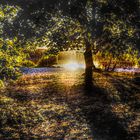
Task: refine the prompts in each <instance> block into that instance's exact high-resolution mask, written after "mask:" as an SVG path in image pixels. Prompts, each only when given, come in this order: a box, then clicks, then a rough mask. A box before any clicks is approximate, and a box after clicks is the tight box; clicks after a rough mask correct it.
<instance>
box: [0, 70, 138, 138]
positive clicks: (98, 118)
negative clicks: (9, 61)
mask: <svg viewBox="0 0 140 140" xmlns="http://www.w3.org/2000/svg"><path fill="white" fill-rule="evenodd" d="M88 74H89V73H88ZM81 75H82V73H78V77H77V73H76V72H74V73H73V74H72V73H71V72H69V73H57V74H56V73H55V76H53V77H51V76H49V77H48V78H46V77H45V78H44V79H45V81H42V84H41V83H40V80H39V78H38V79H37V81H38V82H39V85H37V84H36V85H34V83H32V84H31V87H32V86H33V85H34V86H35V90H33V91H32V92H31V90H30V88H29V87H30V85H29V84H27V85H26V86H25V87H24V88H23V87H22V88H23V89H22V88H20V85H19V89H17V90H16V89H15V90H13V89H12V91H11V90H10V89H9V91H8V94H7V96H8V97H10V98H13V99H15V100H16V101H17V102H19V105H20V106H21V105H23V106H24V107H25V108H26V110H28V109H27V106H28V105H30V104H28V102H32V101H34V102H36V105H35V107H33V109H32V110H29V111H30V112H31V111H32V112H31V113H33V112H38V111H40V110H43V109H44V106H49V109H48V108H46V109H44V110H43V112H40V114H41V115H42V116H43V117H45V120H43V121H41V122H40V121H37V122H36V123H34V124H33V123H32V122H30V124H33V126H30V125H29V126H28V125H27V124H26V122H25V121H24V120H21V121H20V123H17V122H16V123H13V124H8V121H7V126H9V125H12V127H15V125H19V124H22V125H23V124H24V125H25V128H26V129H27V130H28V129H30V130H28V131H29V132H28V134H27V133H24V130H22V129H21V128H20V127H17V128H18V129H19V136H20V138H21V139H23V140H24V139H57V140H63V139H65V136H66V135H69V134H70V132H71V129H73V128H74V127H75V125H77V124H78V126H76V127H77V130H78V131H82V129H84V127H85V126H84V125H83V124H84V121H83V120H84V119H85V122H86V123H87V124H88V127H89V129H90V132H91V135H92V138H93V139H94V140H132V139H135V140H137V137H138V136H136V135H137V134H136V133H129V132H128V131H127V129H126V127H127V126H126V121H127V119H131V118H124V119H122V118H120V117H118V115H117V114H116V113H115V112H113V111H112V105H114V104H124V103H125V104H129V105H130V106H131V107H132V108H133V109H135V110H136V111H137V108H138V105H139V102H138V99H136V97H135V96H134V95H135V94H136V93H138V91H140V90H139V87H138V86H137V84H136V83H135V81H137V78H136V79H135V78H134V79H127V78H126V79H125V78H123V79H121V78H118V77H114V76H111V75H108V74H106V75H104V74H102V73H100V74H98V73H94V75H93V76H94V79H93V80H91V79H89V77H86V76H85V75H82V76H81ZM88 76H89V75H88ZM90 76H91V75H90ZM104 79H105V80H104ZM106 79H107V80H109V83H110V84H111V86H112V87H103V85H104V84H105V82H106ZM30 80H31V79H30ZM99 81H100V82H102V83H103V85H102V84H100V82H99ZM17 86H18V85H17ZM22 86H24V85H22ZM27 88H29V90H27ZM111 88H113V89H114V91H113V90H112V89H111ZM38 89H39V91H38ZM111 92H116V93H117V94H119V97H120V100H119V101H117V100H114V99H113V98H111V97H110V95H111V94H112V93H111ZM37 106H41V108H40V110H37ZM5 107H7V105H6V106H5ZM55 107H56V110H55V109H54V108H55ZM59 107H60V110H59ZM63 107H64V109H63ZM29 108H32V105H30V106H29ZM51 109H52V110H53V111H52V110H51ZM77 110H78V111H77ZM58 112H59V113H58ZM19 114H20V113H19ZM27 115H28V114H27ZM35 115H36V116H38V114H35ZM19 116H20V115H18V116H17V118H20V117H19ZM27 117H28V116H27ZM29 117H32V115H31V116H29ZM9 118H10V115H9ZM21 118H22V117H21ZM46 120H48V121H50V122H51V123H53V121H52V120H55V121H56V122H57V124H55V130H54V131H55V132H54V135H53V136H49V135H48V133H46V134H45V135H44V136H41V133H42V132H40V131H39V130H42V129H43V128H42V129H41V128H39V127H38V126H41V123H44V121H46ZM65 121H66V124H67V126H66V127H62V124H61V123H63V122H65ZM129 121H130V120H129ZM44 126H45V127H47V125H44ZM36 127H37V130H38V131H39V132H38V134H36V133H31V132H30V131H31V129H34V128H36ZM17 128H16V129H17ZM14 129H15V128H14ZM43 130H44V129H43ZM59 130H61V131H62V132H60V134H58V135H57V131H59ZM13 131H14V130H13ZM47 131H48V130H47ZM74 132H76V131H74ZM85 132H87V130H86V131H82V132H79V133H78V134H77V135H76V136H73V139H80V138H79V135H81V136H83V134H84V133H85ZM9 133H12V132H10V131H8V132H6V130H3V136H4V137H3V140H4V139H7V138H8V135H10V134H9ZM71 139H72V138H71ZM83 139H84V138H83Z"/></svg>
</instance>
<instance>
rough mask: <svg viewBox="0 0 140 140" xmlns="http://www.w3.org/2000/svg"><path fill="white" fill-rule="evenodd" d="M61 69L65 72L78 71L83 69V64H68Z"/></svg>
mask: <svg viewBox="0 0 140 140" xmlns="http://www.w3.org/2000/svg"><path fill="white" fill-rule="evenodd" d="M63 67H64V68H65V69H67V70H71V71H76V70H78V69H84V68H85V66H84V64H79V63H77V62H68V63H66V64H64V65H63Z"/></svg>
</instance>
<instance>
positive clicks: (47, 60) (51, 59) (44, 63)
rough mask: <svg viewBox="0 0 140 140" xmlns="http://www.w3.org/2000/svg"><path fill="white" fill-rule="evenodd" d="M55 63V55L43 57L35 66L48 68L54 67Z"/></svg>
mask: <svg viewBox="0 0 140 140" xmlns="http://www.w3.org/2000/svg"><path fill="white" fill-rule="evenodd" d="M56 62H57V58H56V56H55V55H49V56H48V55H45V56H42V58H41V59H40V60H39V61H38V63H37V66H39V67H49V66H52V65H55V64H56Z"/></svg>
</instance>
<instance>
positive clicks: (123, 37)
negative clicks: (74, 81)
mask: <svg viewBox="0 0 140 140" xmlns="http://www.w3.org/2000/svg"><path fill="white" fill-rule="evenodd" d="M2 3H3V4H5V3H6V4H7V3H9V4H11V5H18V6H19V7H20V8H21V9H22V12H21V15H22V16H19V18H17V20H16V21H15V25H16V27H19V28H17V30H16V32H17V34H18V35H19V36H21V37H22V38H23V37H24V38H25V37H27V38H29V37H30V38H31V37H33V36H35V37H41V36H42V35H45V34H46V32H48V30H49V29H52V27H53V25H54V24H55V22H54V23H51V24H50V20H51V19H52V18H53V17H55V15H56V13H61V15H62V17H63V18H65V19H70V20H71V21H72V20H74V21H75V23H76V24H77V23H78V24H77V25H78V26H80V28H81V29H82V32H81V33H80V34H79V35H80V36H82V37H83V40H84V43H83V44H85V53H84V55H85V63H86V79H87V81H91V79H92V69H93V67H94V64H93V60H92V54H93V53H94V51H93V53H92V49H93V50H95V49H97V50H102V51H104V50H108V51H109V52H110V53H112V54H113V55H114V57H115V56H117V55H118V53H119V55H121V53H124V52H125V51H126V50H127V49H128V48H129V47H130V46H133V47H134V48H135V47H137V46H138V42H139V32H138V22H139V1H138V0H129V1H126V0H114V1H109V0H93V1H91V0H73V1H72V0H64V1H63V0H47V1H44V0H35V1H32V0H28V1H27V0H21V1H18V0H15V1H10V0H7V1H6V2H5V1H2ZM27 3H28V4H27ZM63 18H62V19H63ZM65 24H66V25H69V24H70V22H68V21H66V22H65ZM51 26H52V27H51ZM57 26H58V27H59V25H58V24H57ZM59 29H60V30H59ZM55 31H56V30H55ZM62 31H63V28H57V32H56V33H51V34H53V36H54V38H55V39H56V40H55V41H54V42H57V43H61V44H63V45H64V44H67V43H66V42H65V40H66V35H64V36H63V37H62V36H60V33H61V32H62ZM65 31H66V30H65ZM52 32H53V31H52ZM65 33H66V32H65ZM23 34H24V36H22V35H23ZM95 43H96V44H97V45H96V46H95V45H93V44H95ZM107 44H111V45H109V46H110V47H108V45H107ZM95 52H97V51H95Z"/></svg>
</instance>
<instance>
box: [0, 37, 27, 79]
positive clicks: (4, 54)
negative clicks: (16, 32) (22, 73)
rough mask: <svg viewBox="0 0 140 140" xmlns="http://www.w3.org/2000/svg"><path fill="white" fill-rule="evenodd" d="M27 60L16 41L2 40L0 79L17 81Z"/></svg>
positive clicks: (0, 44)
mask: <svg viewBox="0 0 140 140" xmlns="http://www.w3.org/2000/svg"><path fill="white" fill-rule="evenodd" d="M25 58H26V55H25V54H24V53H23V50H22V48H21V46H20V45H19V44H18V43H17V40H16V39H13V40H12V39H6V40H4V39H2V38H1V40H0V79H10V78H12V79H16V77H17V76H18V75H19V69H18V68H19V67H20V66H21V64H22V61H24V59H25Z"/></svg>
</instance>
